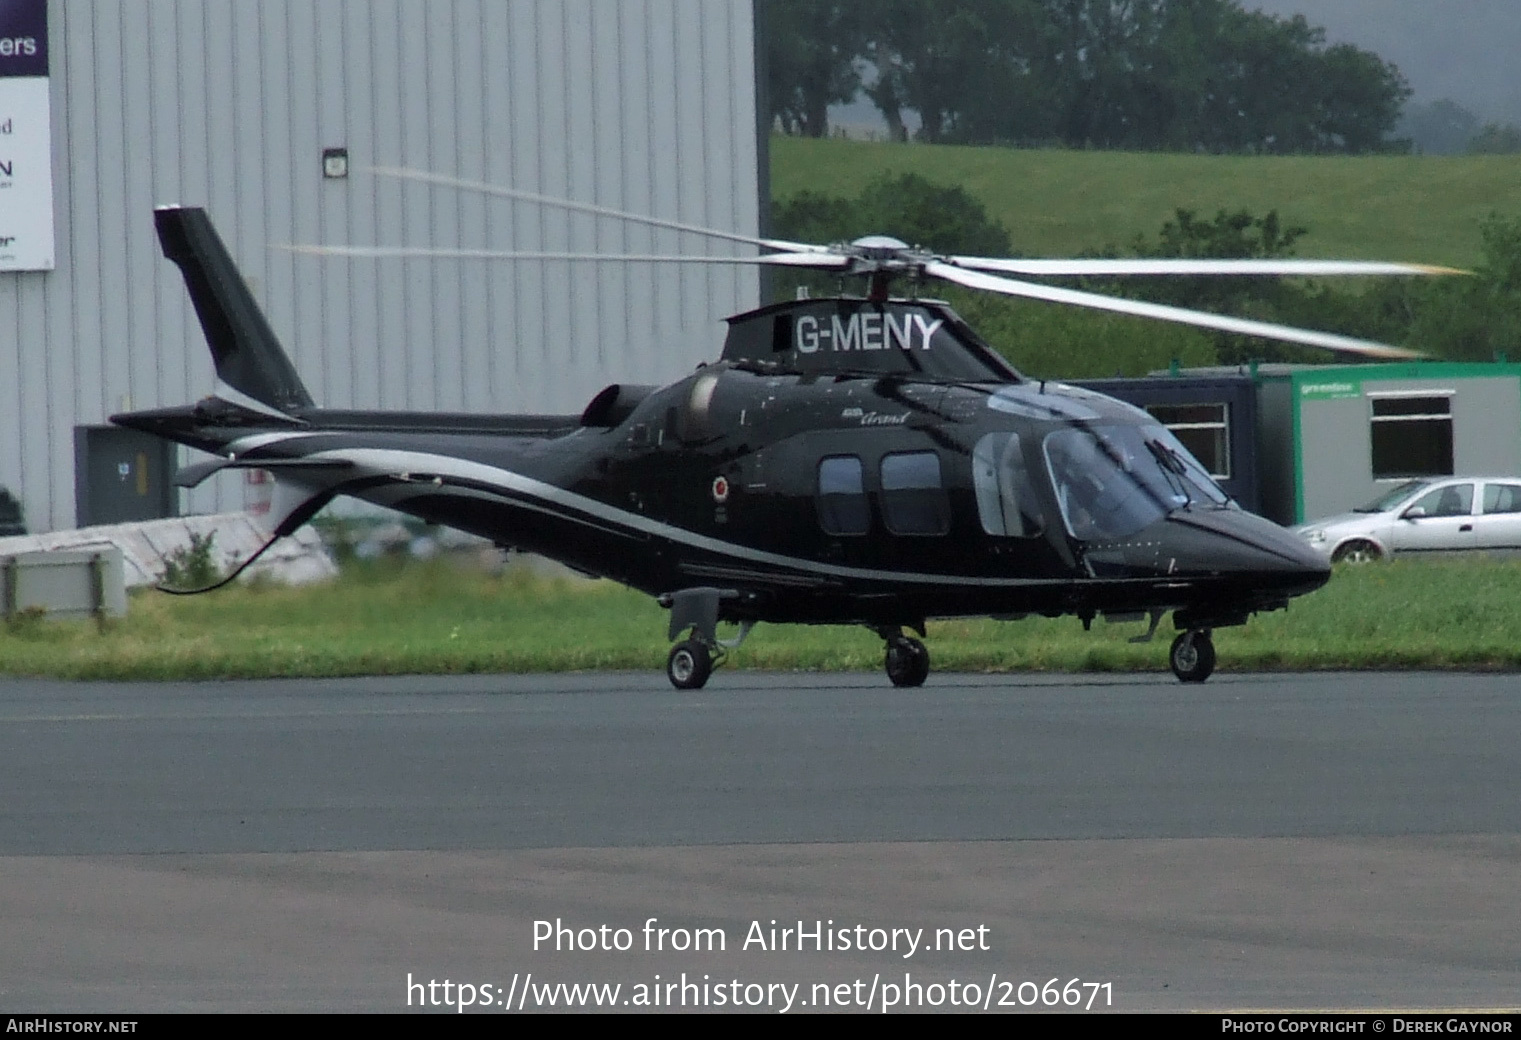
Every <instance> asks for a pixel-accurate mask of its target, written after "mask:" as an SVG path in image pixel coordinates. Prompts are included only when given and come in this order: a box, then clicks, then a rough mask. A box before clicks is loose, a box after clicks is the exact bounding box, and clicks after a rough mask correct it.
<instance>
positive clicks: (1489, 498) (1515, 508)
mask: <svg viewBox="0 0 1521 1040" xmlns="http://www.w3.org/2000/svg"><path fill="white" fill-rule="evenodd" d="M1490 513H1521V484H1485V485H1484V514H1485V515H1486V516H1488V515H1489V514H1490Z"/></svg>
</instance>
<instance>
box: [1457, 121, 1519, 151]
mask: <svg viewBox="0 0 1521 1040" xmlns="http://www.w3.org/2000/svg"><path fill="white" fill-rule="evenodd" d="M1468 151H1469V153H1470V154H1473V155H1515V154H1516V153H1517V152H1521V127H1517V126H1515V125H1514V124H1511V123H1507V124H1505V125H1504V126H1501V125H1500V124H1499V123H1486V124H1485V125H1484V129H1483V130H1480V131H1479V132H1478V133H1477V134H1475V135H1474V137H1473V140H1471V141H1469V142H1468Z"/></svg>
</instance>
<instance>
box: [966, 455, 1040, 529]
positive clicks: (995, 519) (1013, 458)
mask: <svg viewBox="0 0 1521 1040" xmlns="http://www.w3.org/2000/svg"><path fill="white" fill-rule="evenodd" d="M972 483H973V486H974V487H975V489H976V492H977V516H978V518H979V519H981V521H982V529H983V530H984V531H986V532H987V533H988V534H994V535H1001V536H1004V537H1009V538H1033V537H1035V536H1036V535H1038V534H1040V531H1041V522H1040V510H1039V508H1038V507H1037V506H1036V504H1035V491H1034V488H1033V487H1032V486H1031V484H1030V473H1029V470H1027V469H1026V468H1025V454H1024V450H1023V449H1022V447H1021V446H1020V442H1019V434H1017V433H990V434H988V435H987V436H986V437H983V438H982V439H981V440H979V441H978V442H977V445H976V447H974V448H973V449H972Z"/></svg>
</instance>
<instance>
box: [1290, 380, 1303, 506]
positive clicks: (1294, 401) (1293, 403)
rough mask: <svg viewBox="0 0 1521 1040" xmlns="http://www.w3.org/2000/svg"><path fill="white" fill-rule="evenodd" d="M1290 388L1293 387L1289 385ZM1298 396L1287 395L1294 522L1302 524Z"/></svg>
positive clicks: (1295, 394)
mask: <svg viewBox="0 0 1521 1040" xmlns="http://www.w3.org/2000/svg"><path fill="white" fill-rule="evenodd" d="M1290 386H1293V384H1292V383H1290ZM1299 404H1300V402H1299V394H1298V393H1297V392H1296V391H1290V393H1289V414H1290V415H1292V416H1293V417H1294V432H1293V436H1292V439H1291V440H1290V442H1289V450H1290V451H1292V452H1293V455H1292V456H1291V457H1290V458H1291V464H1292V465H1293V467H1294V522H1295V523H1296V524H1302V523H1304V466H1302V465H1300V460H1301V459H1303V458H1304V451H1303V449H1302V446H1301V437H1300V433H1299Z"/></svg>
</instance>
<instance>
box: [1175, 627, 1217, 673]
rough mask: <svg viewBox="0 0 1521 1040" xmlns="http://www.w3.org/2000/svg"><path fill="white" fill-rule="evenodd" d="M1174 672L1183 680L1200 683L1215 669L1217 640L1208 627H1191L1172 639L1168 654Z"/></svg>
mask: <svg viewBox="0 0 1521 1040" xmlns="http://www.w3.org/2000/svg"><path fill="white" fill-rule="evenodd" d="M1167 663H1168V664H1170V665H1172V674H1174V675H1176V676H1177V677H1178V678H1179V680H1181V681H1182V682H1190V683H1200V682H1203V681H1204V680H1205V679H1208V678H1209V676H1210V673H1211V672H1213V671H1214V670H1215V641H1214V640H1213V639H1212V638H1210V631H1209V629H1207V628H1200V629H1190V630H1189V631H1187V632H1183V633H1181V634H1180V635H1179V636H1178V638H1176V639H1174V640H1173V641H1172V650H1171V651H1170V652H1169V653H1168V655H1167Z"/></svg>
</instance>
